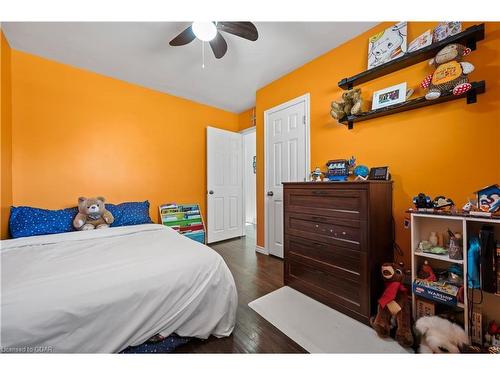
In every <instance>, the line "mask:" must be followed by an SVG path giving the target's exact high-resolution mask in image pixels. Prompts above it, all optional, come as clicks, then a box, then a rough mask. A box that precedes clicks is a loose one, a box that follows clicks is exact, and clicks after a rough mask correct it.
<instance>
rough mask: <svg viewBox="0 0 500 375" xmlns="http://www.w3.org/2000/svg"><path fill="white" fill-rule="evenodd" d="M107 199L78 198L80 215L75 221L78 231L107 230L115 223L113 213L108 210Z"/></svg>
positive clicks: (74, 224)
mask: <svg viewBox="0 0 500 375" xmlns="http://www.w3.org/2000/svg"><path fill="white" fill-rule="evenodd" d="M104 202H105V199H104V198H103V197H97V198H88V199H87V198H85V197H80V198H78V214H77V215H76V217H75V219H74V220H73V226H74V227H75V228H76V229H77V230H90V229H101V228H107V227H109V226H110V225H111V224H113V221H115V219H114V217H113V215H112V214H111V212H109V211H108V210H106V207H105V204H104Z"/></svg>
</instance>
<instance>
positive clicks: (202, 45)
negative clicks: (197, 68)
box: [201, 41, 205, 69]
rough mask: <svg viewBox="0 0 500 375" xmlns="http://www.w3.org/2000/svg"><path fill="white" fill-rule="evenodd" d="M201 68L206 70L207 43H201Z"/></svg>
mask: <svg viewBox="0 0 500 375" xmlns="http://www.w3.org/2000/svg"><path fill="white" fill-rule="evenodd" d="M201 60H202V63H201V68H202V69H205V42H203V41H202V42H201Z"/></svg>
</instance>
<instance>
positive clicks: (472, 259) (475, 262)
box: [467, 237, 481, 289]
mask: <svg viewBox="0 0 500 375" xmlns="http://www.w3.org/2000/svg"><path fill="white" fill-rule="evenodd" d="M480 249H481V246H480V244H479V238H477V237H471V238H470V239H469V250H468V251H467V285H468V287H469V288H471V289H479V287H480V286H481V284H480V281H479V256H480V254H479V253H480V251H481V250H480Z"/></svg>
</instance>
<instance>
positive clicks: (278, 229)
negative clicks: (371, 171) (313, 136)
mask: <svg viewBox="0 0 500 375" xmlns="http://www.w3.org/2000/svg"><path fill="white" fill-rule="evenodd" d="M309 107H310V98H309V94H305V95H302V96H300V97H298V98H295V99H292V100H290V101H288V102H286V103H283V104H281V105H279V106H276V107H274V108H271V109H268V110H267V111H265V112H264V145H265V146H264V159H265V160H264V168H265V172H264V178H265V182H264V188H265V196H264V199H265V203H264V210H265V218H266V223H265V242H266V251H267V252H268V253H269V254H271V255H275V256H277V257H280V258H283V224H284V223H283V185H282V183H283V182H302V181H306V180H307V176H308V175H309V171H310V144H309V142H310V141H309V137H310V134H309V133H310V119H309V113H310V108H309Z"/></svg>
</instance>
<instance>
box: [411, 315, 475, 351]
mask: <svg viewBox="0 0 500 375" xmlns="http://www.w3.org/2000/svg"><path fill="white" fill-rule="evenodd" d="M415 333H416V335H417V341H419V346H418V353H434V354H438V353H460V351H461V350H462V348H463V347H464V346H465V345H467V343H468V338H467V334H466V333H465V331H464V330H463V328H462V327H460V326H458V325H457V324H454V323H452V322H450V321H449V320H447V319H443V318H440V317H439V316H424V317H422V318H420V319H418V320H417V322H416V323H415Z"/></svg>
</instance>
